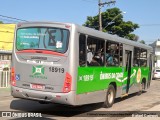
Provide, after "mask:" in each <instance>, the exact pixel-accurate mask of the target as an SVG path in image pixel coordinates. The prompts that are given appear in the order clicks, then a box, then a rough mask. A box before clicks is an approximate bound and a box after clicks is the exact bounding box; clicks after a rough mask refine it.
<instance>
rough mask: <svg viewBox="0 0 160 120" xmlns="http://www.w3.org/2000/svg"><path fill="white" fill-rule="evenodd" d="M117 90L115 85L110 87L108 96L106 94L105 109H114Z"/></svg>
mask: <svg viewBox="0 0 160 120" xmlns="http://www.w3.org/2000/svg"><path fill="white" fill-rule="evenodd" d="M115 93H116V91H115V88H114V86H113V85H109V87H108V90H107V94H106V100H105V102H104V107H105V108H109V107H112V105H113V103H114V99H115V95H116V94H115Z"/></svg>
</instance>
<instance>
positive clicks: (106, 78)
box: [76, 67, 149, 104]
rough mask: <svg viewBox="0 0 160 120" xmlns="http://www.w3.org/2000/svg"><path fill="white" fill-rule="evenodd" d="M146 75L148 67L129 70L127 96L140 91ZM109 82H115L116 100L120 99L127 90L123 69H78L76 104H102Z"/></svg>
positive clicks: (125, 75)
mask: <svg viewBox="0 0 160 120" xmlns="http://www.w3.org/2000/svg"><path fill="white" fill-rule="evenodd" d="M139 71H140V72H139ZM148 73H149V68H148V67H144V68H139V67H133V68H132V69H131V76H130V85H129V94H131V93H135V92H137V91H139V90H140V85H141V81H142V79H143V78H146V80H147V78H148ZM139 77H140V79H139ZM111 82H115V83H116V86H117V88H116V89H117V90H116V98H117V97H120V96H121V95H122V94H123V91H126V88H127V87H126V85H127V72H125V67H79V68H78V78H77V91H76V94H77V97H76V100H77V104H88V103H96V102H104V101H105V96H106V92H107V88H108V86H109V84H110V83H111Z"/></svg>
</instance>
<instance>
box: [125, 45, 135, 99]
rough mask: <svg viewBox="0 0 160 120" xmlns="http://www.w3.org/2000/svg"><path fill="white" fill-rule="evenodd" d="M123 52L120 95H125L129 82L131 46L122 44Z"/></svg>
mask: <svg viewBox="0 0 160 120" xmlns="http://www.w3.org/2000/svg"><path fill="white" fill-rule="evenodd" d="M123 53H124V54H123V66H124V79H123V81H122V96H126V95H128V92H129V89H130V83H131V82H130V81H131V68H132V62H133V60H132V58H133V57H132V56H133V55H132V54H133V47H132V46H128V45H127V46H126V45H124V50H123Z"/></svg>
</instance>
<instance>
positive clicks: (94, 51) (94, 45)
mask: <svg viewBox="0 0 160 120" xmlns="http://www.w3.org/2000/svg"><path fill="white" fill-rule="evenodd" d="M87 51H90V56H88V57H87V65H88V66H104V40H103V39H99V38H95V37H90V36H89V37H88V39H87ZM88 55H89V53H88ZM91 57H92V59H91ZM89 58H90V59H89Z"/></svg>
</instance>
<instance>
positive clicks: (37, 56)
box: [11, 22, 152, 107]
mask: <svg viewBox="0 0 160 120" xmlns="http://www.w3.org/2000/svg"><path fill="white" fill-rule="evenodd" d="M151 78H152V48H151V47H150V46H147V45H145V44H141V43H138V42H134V41H131V40H127V39H124V38H121V37H118V36H116V35H110V34H107V33H103V32H100V31H97V30H94V29H91V28H87V27H83V26H79V25H76V24H70V23H56V22H55V23H54V22H26V23H19V24H17V26H16V31H15V40H14V49H13V53H12V73H11V94H12V96H14V97H18V98H23V99H29V100H36V101H39V102H40V103H43V102H51V103H59V104H66V105H73V106H76V105H84V104H90V103H98V102H104V106H105V107H111V106H112V105H113V103H114V99H115V98H118V97H124V96H127V95H129V94H132V93H135V92H139V91H142V90H145V89H147V88H148V87H149V86H150V82H151Z"/></svg>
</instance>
